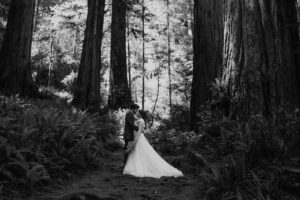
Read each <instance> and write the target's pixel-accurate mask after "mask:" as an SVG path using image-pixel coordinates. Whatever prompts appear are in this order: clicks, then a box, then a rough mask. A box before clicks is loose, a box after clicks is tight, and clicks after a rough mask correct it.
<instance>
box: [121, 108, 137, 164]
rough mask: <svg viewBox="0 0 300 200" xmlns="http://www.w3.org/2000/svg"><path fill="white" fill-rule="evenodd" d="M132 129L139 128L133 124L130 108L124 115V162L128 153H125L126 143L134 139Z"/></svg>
mask: <svg viewBox="0 0 300 200" xmlns="http://www.w3.org/2000/svg"><path fill="white" fill-rule="evenodd" d="M134 130H136V131H138V130H139V128H138V127H137V126H136V125H135V124H134V115H133V113H132V111H131V110H129V111H128V112H127V113H126V115H125V126H124V141H125V147H124V164H126V161H127V158H128V155H129V154H128V153H126V149H127V147H128V143H129V142H131V141H133V139H134V134H133V132H134Z"/></svg>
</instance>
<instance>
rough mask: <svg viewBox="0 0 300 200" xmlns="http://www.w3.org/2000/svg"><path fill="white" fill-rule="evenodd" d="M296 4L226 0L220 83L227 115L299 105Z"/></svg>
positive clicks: (274, 0)
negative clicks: (227, 99) (227, 98)
mask: <svg viewBox="0 0 300 200" xmlns="http://www.w3.org/2000/svg"><path fill="white" fill-rule="evenodd" d="M295 3H296V2H295V0H290V1H285V0H272V1H270V0H242V1H240V0H228V1H226V5H225V9H224V13H225V17H224V20H225V27H224V52H223V54H224V57H223V64H224V68H223V80H222V82H223V84H224V85H225V86H226V87H227V89H228V95H229V96H230V99H231V107H230V111H231V112H230V115H231V116H232V117H238V116H239V114H245V113H246V114H250V113H251V112H255V113H257V112H261V113H263V114H264V115H265V116H266V117H271V116H272V113H273V111H275V110H279V109H281V108H282V107H283V106H286V105H289V106H297V105H298V106H299V105H300V103H299V102H300V98H299V95H300V87H299V80H300V74H299V68H300V64H299V58H300V56H299V47H300V45H299V35H298V29H297V15H296V8H295Z"/></svg>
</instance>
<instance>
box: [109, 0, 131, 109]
mask: <svg viewBox="0 0 300 200" xmlns="http://www.w3.org/2000/svg"><path fill="white" fill-rule="evenodd" d="M110 57H111V58H110V59H111V68H110V95H109V98H108V104H109V107H110V108H113V109H116V108H119V107H126V106H128V105H129V103H130V102H131V97H130V91H129V87H128V79H127V65H126V0H113V1H112V22H111V53H110Z"/></svg>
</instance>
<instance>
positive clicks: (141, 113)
mask: <svg viewBox="0 0 300 200" xmlns="http://www.w3.org/2000/svg"><path fill="white" fill-rule="evenodd" d="M139 113H140V115H141V117H142V118H143V120H144V121H145V122H146V121H147V112H146V111H144V110H139Z"/></svg>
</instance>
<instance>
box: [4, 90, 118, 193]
mask: <svg viewBox="0 0 300 200" xmlns="http://www.w3.org/2000/svg"><path fill="white" fill-rule="evenodd" d="M56 104H57V102H54V103H53V102H52V101H51V102H50V101H45V100H43V101H42V100H34V101H33V100H24V99H19V98H18V97H3V96H0V194H1V193H6V194H7V193H9V191H11V189H13V188H14V189H20V190H22V189H26V190H27V191H28V189H31V188H33V187H35V186H40V185H43V184H46V183H49V182H50V181H51V180H53V179H56V178H59V177H68V176H69V173H71V172H79V170H80V169H89V168H94V167H98V166H100V165H101V157H102V155H103V153H104V151H103V143H105V142H106V141H107V140H109V138H113V137H114V136H115V135H116V133H117V128H116V127H115V125H114V123H115V121H114V120H109V119H108V117H107V116H103V117H99V116H98V115H92V114H89V113H85V112H82V111H78V110H76V109H74V108H65V107H64V106H61V107H59V106H57V105H56Z"/></svg>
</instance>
